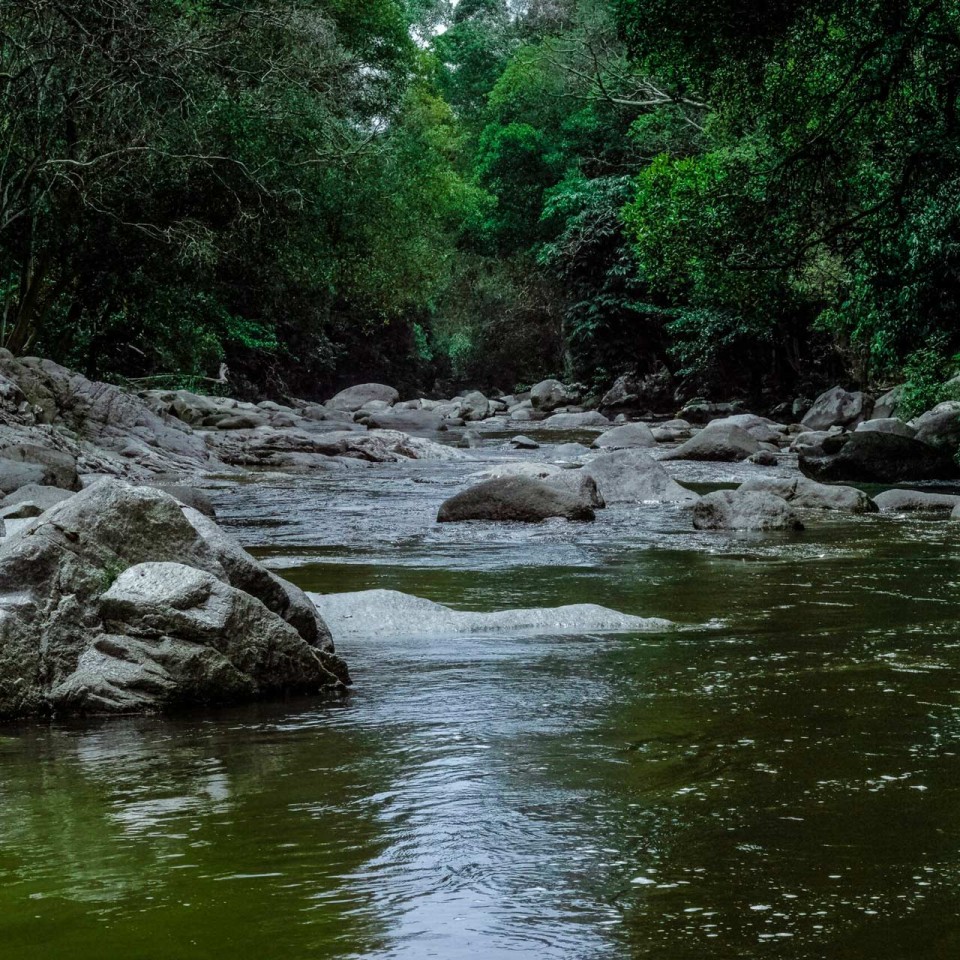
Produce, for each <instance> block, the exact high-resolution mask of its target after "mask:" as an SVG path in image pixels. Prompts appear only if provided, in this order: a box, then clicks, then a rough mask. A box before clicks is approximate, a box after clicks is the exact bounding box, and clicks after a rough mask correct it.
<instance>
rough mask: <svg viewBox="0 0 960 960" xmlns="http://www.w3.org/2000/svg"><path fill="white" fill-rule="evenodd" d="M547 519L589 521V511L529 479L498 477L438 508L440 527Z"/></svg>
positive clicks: (562, 492)
mask: <svg viewBox="0 0 960 960" xmlns="http://www.w3.org/2000/svg"><path fill="white" fill-rule="evenodd" d="M551 517H562V518H563V519H566V520H593V519H594V513H593V509H592V508H591V507H590V506H589V505H587V504H585V503H584V502H583V500H582V499H581V498H580V497H579V496H577V495H575V494H573V493H568V492H567V491H565V490H559V489H557V488H555V487H551V486H549V485H548V484H546V483H544V482H543V481H542V480H533V479H531V478H529V477H501V478H499V479H496V480H486V481H484V482H483V483H480V484H477V486H475V487H470V489H469V490H464V491H463V492H462V493H458V494H456V496H453V497H450V499H449V500H445V501H444V502H443V504H441V506H440V511H439V513H438V514H437V520H438V521H439V522H440V523H451V522H460V521H464V520H496V521H510V522H522V523H539V522H541V521H542V520H547V519H549V518H551Z"/></svg>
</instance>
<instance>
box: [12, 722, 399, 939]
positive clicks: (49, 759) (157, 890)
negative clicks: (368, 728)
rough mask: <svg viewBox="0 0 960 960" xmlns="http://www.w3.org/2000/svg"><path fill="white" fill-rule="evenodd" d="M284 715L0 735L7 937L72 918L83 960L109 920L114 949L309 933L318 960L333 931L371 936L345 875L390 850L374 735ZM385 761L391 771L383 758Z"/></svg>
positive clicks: (370, 917) (368, 915) (368, 914)
mask: <svg viewBox="0 0 960 960" xmlns="http://www.w3.org/2000/svg"><path fill="white" fill-rule="evenodd" d="M277 710H279V711H282V710H283V707H279V708H270V707H261V708H259V709H258V708H253V709H250V710H247V711H243V712H241V711H237V712H236V713H233V714H223V715H218V717H217V719H215V720H213V721H209V720H208V721H206V722H205V721H201V720H175V721H159V720H144V719H137V720H114V721H110V722H106V723H104V724H102V725H98V726H96V727H91V728H84V729H53V728H51V729H36V730H33V729H31V730H26V731H24V732H23V733H22V734H21V735H20V736H19V737H18V738H9V739H7V740H0V769H2V770H3V777H2V780H0V913H2V915H3V916H4V918H5V930H8V931H16V930H18V929H20V927H21V926H23V929H27V928H28V926H29V925H30V924H31V923H33V922H34V921H35V920H36V918H37V917H40V918H46V917H47V915H48V914H49V919H48V920H45V921H44V922H46V923H48V924H49V925H50V926H49V929H55V927H54V924H55V923H56V924H60V925H62V924H63V923H64V922H65V921H64V918H65V917H67V916H69V917H70V918H72V920H73V922H75V923H77V924H78V925H79V929H78V932H77V934H76V939H75V940H73V944H74V945H75V946H76V948H77V952H76V953H75V954H74V956H76V957H82V956H84V954H83V948H82V946H81V945H82V944H83V943H84V942H85V941H84V937H83V931H84V930H85V929H86V928H87V927H91V929H92V928H96V927H99V926H100V925H101V921H103V920H108V921H109V923H110V926H111V929H112V930H113V931H114V936H117V937H119V938H120V942H118V945H117V947H118V949H120V948H131V949H132V948H133V947H134V945H135V944H137V943H140V942H141V941H145V942H147V943H149V942H150V938H151V936H152V935H153V934H156V936H157V937H158V938H160V940H162V941H163V942H169V941H170V938H171V937H172V936H175V935H176V934H177V932H178V931H180V932H182V934H183V936H185V937H188V938H189V940H190V941H192V942H195V943H196V944H198V945H201V944H204V943H205V942H206V941H209V943H208V945H209V946H217V948H218V949H221V948H223V946H224V945H225V944H229V943H230V942H233V941H234V940H236V939H237V938H240V937H241V934H242V940H243V943H244V944H247V945H248V946H250V947H251V949H252V948H253V945H254V944H256V943H257V942H258V941H260V942H261V943H262V949H261V953H262V955H264V956H266V955H268V954H269V950H270V948H271V945H272V946H276V944H277V943H280V942H282V943H283V944H284V945H285V947H286V948H289V947H290V946H291V945H296V943H297V942H298V940H301V939H302V940H303V942H304V945H307V944H309V946H310V949H311V951H313V952H312V953H311V956H317V957H322V956H324V954H323V952H322V951H321V952H317V948H318V947H321V946H322V945H324V944H326V943H328V942H332V940H333V939H334V935H335V936H336V938H346V940H347V942H350V943H351V944H357V945H358V946H360V945H362V944H369V943H372V942H374V941H375V940H376V939H378V938H377V936H376V933H375V930H374V929H373V928H372V925H373V924H375V922H376V921H375V919H374V918H375V912H374V911H373V910H372V909H370V910H368V909H366V905H365V903H364V902H362V900H361V898H360V897H359V895H358V894H357V892H356V891H345V890H344V883H343V881H342V879H341V878H343V877H344V876H345V875H349V874H351V873H353V872H354V871H357V870H359V869H360V868H361V867H362V865H363V864H365V863H367V862H368V861H369V860H370V859H371V858H373V857H375V856H376V855H377V854H378V853H379V851H380V848H381V843H380V838H379V833H380V830H381V826H380V825H379V824H378V821H377V817H376V809H370V807H369V806H368V805H367V804H365V803H363V802H362V801H363V799H364V798H366V797H368V796H369V795H370V794H371V793H372V792H373V791H372V790H371V780H372V779H373V778H372V777H371V776H370V775H369V774H370V755H369V751H368V744H367V743H366V739H365V738H364V737H363V736H362V735H361V736H357V735H356V733H355V732H349V733H348V732H346V731H343V730H339V729H337V728H336V727H334V726H331V725H329V724H326V723H324V722H323V720H324V717H323V715H322V714H316V715H315V716H314V717H312V718H303V719H304V722H302V723H300V722H297V721H296V720H294V721H290V720H289V714H287V715H286V717H285V716H284V714H283V713H282V712H281V713H276V712H274V713H272V714H271V711H277ZM275 721H282V722H275ZM387 763H388V764H389V760H388V761H387ZM376 767H377V771H378V774H377V775H378V776H382V775H383V768H384V760H383V757H380V758H378V759H377V760H376ZM351 897H353V902H349V903H348V902H346V901H348V900H349V899H350V898H351ZM98 918H99V919H98ZM154 925H156V926H154ZM91 936H92V940H91V943H92V942H93V941H94V940H95V939H96V937H95V936H93V935H92V934H91ZM96 936H99V934H96ZM127 938H129V939H127ZM9 942H10V941H9V940H8V943H9ZM15 942H16V941H14V943H15ZM25 945H27V946H29V944H26V942H25ZM91 949H92V948H91ZM95 955H97V954H96V953H95V952H91V953H90V956H91V957H93V956H95ZM118 955H119V954H118ZM164 955H165V954H163V953H161V954H160V956H164ZM171 955H172V954H171ZM201 955H207V954H201ZM178 956H181V957H182V956H183V954H178Z"/></svg>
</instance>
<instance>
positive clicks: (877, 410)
mask: <svg viewBox="0 0 960 960" xmlns="http://www.w3.org/2000/svg"><path fill="white" fill-rule="evenodd" d="M903 394H904V384H900V386H897V387H894V388H893V389H892V390H888V391H887V392H886V393H884V394H882V395H881V396H879V397H877V402H876V403H875V404H874V405H873V413H872V416H874V417H876V418H877V419H880V420H885V419H887V418H889V417H895V416H897V414H898V412H899V411H900V407H901V405H902V404H903Z"/></svg>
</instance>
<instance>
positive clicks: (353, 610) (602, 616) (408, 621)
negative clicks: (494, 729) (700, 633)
mask: <svg viewBox="0 0 960 960" xmlns="http://www.w3.org/2000/svg"><path fill="white" fill-rule="evenodd" d="M314 601H315V603H316V604H317V607H318V609H320V610H321V611H322V614H323V617H324V619H325V620H327V621H328V622H329V623H330V624H331V626H332V629H333V630H334V633H335V636H336V637H337V639H338V640H341V639H345V638H355V639H356V642H360V643H362V642H363V641H364V640H368V639H371V638H379V637H383V638H388V639H390V640H393V639H397V638H403V639H411V640H420V639H423V638H427V637H444V636H451V637H453V636H458V635H459V636H463V635H470V634H478V633H505V634H513V635H516V634H521V635H528V636H535V635H546V636H550V635H563V634H575V635H581V634H591V633H621V632H630V633H633V632H637V631H661V630H666V629H668V628H669V627H670V626H671V624H670V622H669V621H668V620H660V619H653V618H646V617H633V616H629V615H628V614H624V613H619V612H617V611H616V610H609V609H607V608H606V607H600V606H597V605H595V604H592V603H588V604H575V605H572V606H566V607H553V608H537V609H533V610H498V611H495V612H492V613H475V612H473V611H469V610H451V609H450V608H449V607H444V606H441V605H440V604H438V603H433V602H432V601H430V600H423V599H421V598H420V597H413V596H410V595H409V594H405V593H398V592H396V591H394V590H363V591H359V592H357V593H334V594H324V595H322V596H320V595H317V596H315V597H314Z"/></svg>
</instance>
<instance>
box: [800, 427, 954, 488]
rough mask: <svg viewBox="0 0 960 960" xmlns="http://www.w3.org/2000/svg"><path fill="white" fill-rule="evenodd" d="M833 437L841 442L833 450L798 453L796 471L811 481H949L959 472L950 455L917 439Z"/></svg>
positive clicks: (857, 435) (871, 434)
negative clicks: (818, 452)
mask: <svg viewBox="0 0 960 960" xmlns="http://www.w3.org/2000/svg"><path fill="white" fill-rule="evenodd" d="M837 439H838V441H839V440H843V441H845V442H843V443H842V444H841V445H840V446H839V449H838V450H836V452H832V453H831V452H829V451H828V452H827V453H825V454H824V455H823V456H807V455H806V454H804V453H801V454H800V470H801V471H802V472H803V473H804V474H805V475H806V476H808V477H810V478H811V479H813V480H820V481H844V480H852V481H854V482H859V483H908V482H915V481H918V480H950V479H953V478H954V477H956V476H957V475H958V473H960V470H958V467H957V464H956V462H955V461H954V460H953V459H952V458H950V457H949V456H947V455H945V454H944V453H942V452H941V451H939V450H937V449H935V448H934V447H931V446H930V445H929V444H926V443H922V442H921V441H920V440H912V439H910V438H909V437H900V436H897V435H896V434H894V433H877V432H876V431H867V432H864V433H852V434H849V438H846V437H844V438H837Z"/></svg>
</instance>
